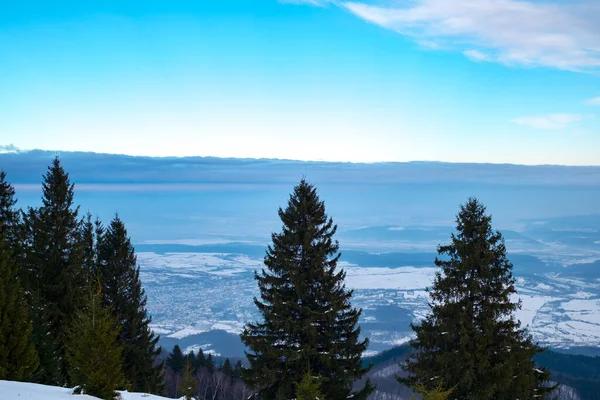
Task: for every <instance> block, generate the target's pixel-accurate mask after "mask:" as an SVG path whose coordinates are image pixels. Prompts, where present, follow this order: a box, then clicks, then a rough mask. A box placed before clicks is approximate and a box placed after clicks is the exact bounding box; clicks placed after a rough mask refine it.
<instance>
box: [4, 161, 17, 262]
mask: <svg viewBox="0 0 600 400" xmlns="http://www.w3.org/2000/svg"><path fill="white" fill-rule="evenodd" d="M16 204H17V199H16V197H15V189H14V188H13V186H12V185H11V184H10V183H8V182H7V181H6V173H5V172H4V171H0V238H2V240H3V241H4V242H5V243H6V244H7V248H8V249H10V250H11V251H13V252H14V251H15V250H16V247H17V245H18V238H17V235H18V228H19V223H20V218H19V211H17V209H16V208H15V205H16Z"/></svg>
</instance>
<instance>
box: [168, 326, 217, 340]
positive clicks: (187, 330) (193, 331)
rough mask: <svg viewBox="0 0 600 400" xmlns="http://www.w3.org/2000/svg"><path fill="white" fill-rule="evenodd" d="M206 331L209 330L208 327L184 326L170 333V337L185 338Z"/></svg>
mask: <svg viewBox="0 0 600 400" xmlns="http://www.w3.org/2000/svg"><path fill="white" fill-rule="evenodd" d="M204 332H208V329H195V328H183V329H181V330H178V331H177V332H174V333H172V334H170V335H169V336H168V337H170V338H173V339H183V338H184V337H186V336H191V335H198V334H200V333H204Z"/></svg>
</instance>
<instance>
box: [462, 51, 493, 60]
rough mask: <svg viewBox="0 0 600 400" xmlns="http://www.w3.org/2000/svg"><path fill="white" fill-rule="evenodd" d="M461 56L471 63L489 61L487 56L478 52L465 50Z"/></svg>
mask: <svg viewBox="0 0 600 400" xmlns="http://www.w3.org/2000/svg"><path fill="white" fill-rule="evenodd" d="M463 54H464V55H465V56H467V57H468V58H470V59H471V60H473V61H491V60H490V57H489V56H488V55H487V54H484V53H482V52H481V51H479V50H465V51H463Z"/></svg>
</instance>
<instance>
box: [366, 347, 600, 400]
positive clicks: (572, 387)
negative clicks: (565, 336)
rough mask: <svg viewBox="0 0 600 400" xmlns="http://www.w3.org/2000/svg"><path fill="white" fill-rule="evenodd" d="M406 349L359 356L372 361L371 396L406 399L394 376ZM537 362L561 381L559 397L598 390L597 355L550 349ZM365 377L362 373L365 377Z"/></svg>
mask: <svg viewBox="0 0 600 400" xmlns="http://www.w3.org/2000/svg"><path fill="white" fill-rule="evenodd" d="M409 352H410V348H409V346H407V345H403V346H398V347H394V348H392V349H390V350H387V351H384V352H382V353H380V354H377V355H375V356H373V357H367V358H364V359H363V365H364V366H367V365H369V364H373V368H372V370H371V371H370V372H369V374H368V377H369V378H370V379H371V381H372V382H373V383H374V384H376V385H377V390H376V393H374V395H373V397H372V399H371V400H377V399H391V398H394V399H409V398H410V390H408V389H407V388H405V387H403V386H402V385H399V384H398V383H397V382H396V379H395V376H396V375H402V374H403V371H402V370H401V369H400V367H399V363H401V362H403V361H404V360H405V359H406V357H407V356H408V354H409ZM536 361H537V363H538V364H539V365H541V366H543V367H546V368H548V369H550V370H551V377H552V379H553V380H554V381H556V382H559V383H560V384H561V386H560V390H559V393H558V399H559V400H596V399H598V393H600V357H587V356H582V355H575V354H564V353H559V352H556V351H552V350H547V351H546V352H545V353H543V354H540V355H538V356H537V357H536ZM365 379H366V377H365Z"/></svg>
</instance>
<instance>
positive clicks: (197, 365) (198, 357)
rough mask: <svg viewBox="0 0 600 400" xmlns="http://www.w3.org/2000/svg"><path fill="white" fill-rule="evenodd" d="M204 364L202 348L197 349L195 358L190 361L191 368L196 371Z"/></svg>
mask: <svg viewBox="0 0 600 400" xmlns="http://www.w3.org/2000/svg"><path fill="white" fill-rule="evenodd" d="M205 364H206V358H205V357H204V352H203V351H202V349H198V354H197V355H196V359H195V360H194V362H193V363H192V368H193V369H194V371H195V372H197V371H198V370H200V368H204V365H205Z"/></svg>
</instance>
